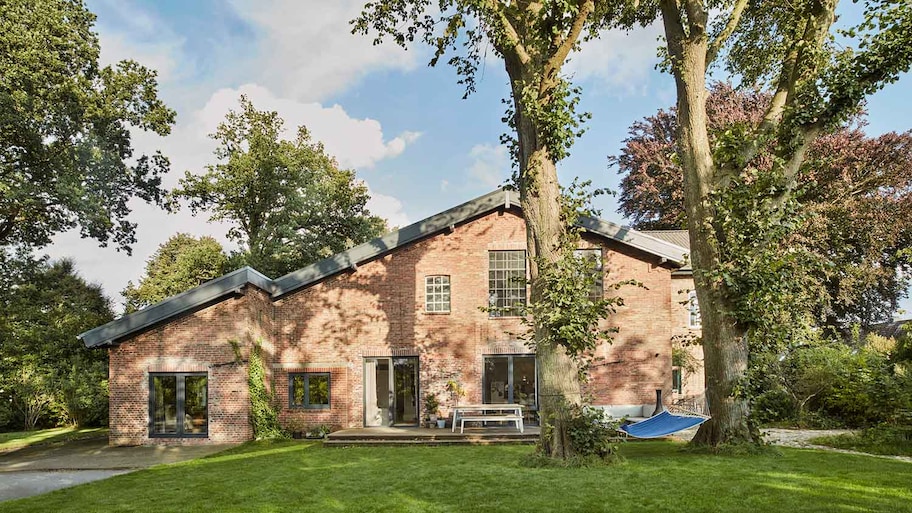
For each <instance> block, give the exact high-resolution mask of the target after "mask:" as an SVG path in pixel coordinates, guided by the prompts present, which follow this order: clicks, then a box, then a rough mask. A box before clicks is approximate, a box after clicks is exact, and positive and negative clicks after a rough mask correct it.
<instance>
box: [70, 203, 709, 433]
mask: <svg viewBox="0 0 912 513" xmlns="http://www.w3.org/2000/svg"><path fill="white" fill-rule="evenodd" d="M580 225H581V226H582V227H583V228H584V229H585V232H584V236H583V244H582V247H581V248H580V249H581V250H582V251H585V252H587V253H586V254H588V255H594V256H597V257H598V258H597V261H599V262H601V267H602V269H601V270H602V271H603V272H604V273H605V278H604V281H605V283H611V282H614V281H618V280H624V279H629V278H634V279H636V280H638V281H639V282H641V283H642V284H643V285H644V287H632V286H631V287H624V288H622V289H621V290H620V291H619V294H620V295H621V296H623V298H624V300H625V303H626V305H627V306H624V307H622V308H621V309H620V310H619V311H618V312H617V313H616V314H615V315H614V316H612V318H611V319H609V320H608V321H607V323H606V325H608V326H617V327H618V328H619V332H618V333H617V334H616V336H615V337H614V342H613V343H612V344H610V345H609V344H604V345H603V346H601V347H599V348H598V349H597V350H596V352H595V355H594V356H595V360H594V363H593V365H592V367H591V369H590V376H591V379H590V382H589V383H588V385H587V392H588V393H590V394H591V395H592V397H594V399H595V403H596V404H597V405H602V406H608V405H612V406H629V407H634V406H637V407H640V406H642V405H645V404H654V401H655V395H654V394H655V392H654V391H655V389H663V390H665V391H666V392H670V391H671V389H672V387H673V386H675V385H677V383H673V375H674V372H673V371H674V369H673V368H672V367H673V366H672V340H673V337H675V336H676V335H680V334H681V333H683V332H684V331H687V330H689V328H688V315H689V312H688V305H687V304H686V302H687V301H686V297H687V296H686V294H687V292H686V290H684V289H685V288H687V287H685V286H686V285H687V284H688V283H692V280H691V281H690V282H688V280H690V277H689V273H688V271H687V268H686V257H685V254H686V253H687V249H686V247H682V246H681V245H679V244H678V243H675V238H674V237H673V236H671V235H669V233H671V232H669V233H665V234H654V235H648V234H645V233H642V232H637V231H635V230H632V229H630V228H626V227H622V226H618V225H616V224H614V223H610V222H606V221H602V220H599V219H595V218H588V217H587V218H582V219H581V220H580ZM525 241H526V228H525V223H524V221H523V218H522V211H521V209H520V206H519V201H518V197H517V194H516V193H515V192H510V191H503V190H498V191H495V192H492V193H490V194H487V195H485V196H482V197H480V198H477V199H475V200H472V201H469V202H467V203H464V204H462V205H459V206H457V207H454V208H452V209H449V210H447V211H444V212H442V213H440V214H437V215H434V216H431V217H429V218H427V219H424V220H422V221H419V222H417V223H415V224H412V225H410V226H407V227H405V228H402V229H400V230H397V231H394V232H392V233H389V234H387V235H384V236H383V237H379V238H377V239H374V240H372V241H369V242H367V243H365V244H362V245H360V246H356V247H354V248H352V249H350V250H348V251H346V252H343V253H340V254H337V255H334V256H332V257H330V258H327V259H325V260H322V261H320V262H317V263H315V264H313V265H311V266H308V267H305V268H303V269H299V270H297V271H295V272H292V273H290V274H288V275H285V276H282V277H280V278H277V279H274V280H272V279H269V278H267V277H266V276H263V275H262V274H260V273H259V272H257V271H256V270H254V269H251V268H249V267H247V268H243V269H239V270H236V271H234V272H231V273H228V274H226V275H224V276H222V277H220V278H217V279H215V280H212V281H209V282H207V283H204V284H202V285H200V286H199V287H196V288H194V289H192V290H189V291H187V292H184V293H182V294H179V295H176V296H174V297H171V298H169V299H167V300H165V301H162V302H160V303H158V304H155V305H152V306H149V307H147V308H145V309H143V310H140V311H138V312H135V313H132V314H130V315H126V316H124V317H122V318H120V319H117V320H115V321H112V322H110V323H108V324H105V325H103V326H100V327H97V328H95V329H92V330H90V331H87V332H85V333H83V334H81V335H80V338H81V339H82V340H83V342H84V343H85V344H86V346H87V347H90V348H104V349H106V350H107V351H108V352H109V355H110V367H109V369H110V370H109V373H110V376H109V388H110V428H111V430H110V442H111V444H114V445H136V444H154V443H180V444H184V443H207V442H213V443H217V442H236V441H242V440H247V439H250V438H251V429H250V425H249V421H248V411H249V396H248V390H247V358H248V355H249V351H250V350H251V347H253V345H254V344H256V345H258V346H259V347H260V348H261V352H262V355H263V358H264V362H265V366H266V370H267V373H268V380H267V381H268V382H269V383H270V386H272V387H274V388H273V390H274V391H275V392H276V394H277V395H278V397H279V398H280V400H281V403H282V409H281V413H280V417H281V420H282V421H283V422H288V421H289V420H291V419H293V418H294V419H299V420H301V421H303V422H304V423H306V424H308V425H315V424H329V425H333V426H340V427H360V426H380V425H416V424H418V423H419V422H420V420H421V418H422V417H423V415H424V412H423V408H424V397H425V395H426V394H428V393H434V394H437V395H438V397H439V398H440V400H441V403H442V410H443V411H442V413H443V414H446V413H447V410H448V407H450V406H451V401H450V398H449V394H448V393H447V392H446V383H447V382H448V381H449V380H455V381H457V382H459V383H460V384H461V385H462V386H463V387H464V389H465V390H466V397H465V398H463V399H461V401H462V402H463V403H520V404H524V405H526V406H527V409H528V410H530V411H533V412H534V409H535V407H536V406H537V404H538V398H537V388H538V382H537V372H536V363H535V357H534V354H531V353H530V350H529V349H528V348H527V347H526V346H525V345H524V344H523V343H522V341H520V340H517V338H516V335H515V333H518V332H521V331H522V329H523V328H522V325H521V323H520V322H519V320H518V318H517V317H515V316H511V313H512V312H511V307H514V306H516V305H518V304H522V303H523V302H524V301H525V299H526V297H527V290H526V287H525V285H524V284H522V283H520V282H517V281H516V280H514V279H512V278H516V277H520V278H522V277H525V276H526V273H527V262H526V257H525V247H526V242H525ZM594 261H596V260H594ZM689 288H692V286H691V287H689ZM679 291H682V292H679ZM681 294H684V296H683V298H684V299H683V300H682V296H681ZM486 305H494V306H497V307H499V308H500V309H499V310H496V311H491V312H489V311H484V310H482V309H481V308H480V307H482V306H486ZM676 379H677V378H676ZM686 386H691V385H690V384H688V385H686ZM692 386H693V387H699V390H698V391H697V393H699V392H700V391H702V387H701V385H699V384H693V385H692ZM678 388H679V389H680V390H679V391H680V392H688V390H687V388H685V386H683V385H682V386H678ZM666 397H667V396H666Z"/></svg>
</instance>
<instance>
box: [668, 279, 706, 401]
mask: <svg viewBox="0 0 912 513" xmlns="http://www.w3.org/2000/svg"><path fill="white" fill-rule="evenodd" d="M693 289H694V281H693V277H692V276H681V275H677V276H674V277H673V278H672V280H671V298H672V303H671V307H672V335H673V336H674V339H675V341H676V342H678V343H680V344H681V345H682V347H683V348H684V349H685V350H687V352H689V353H690V354H691V356H692V357H693V359H694V361H695V362H696V363H697V367H698V368H697V370H696V372H687V371H686V370H685V371H684V373H683V380H682V381H683V382H682V385H683V387H682V390H681V393H680V394H675V397H676V398H682V399H688V398H693V397H696V396H700V395H702V394H703V390H704V389H705V388H706V386H705V385H704V378H703V346H702V345H700V344H699V338H700V336H701V335H702V333H703V331H702V330H701V329H700V328H699V327H697V328H691V327H690V326H689V324H690V308H689V307H688V302H687V301H688V296H687V294H688V292H690V291H691V290H693Z"/></svg>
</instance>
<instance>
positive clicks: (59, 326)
mask: <svg viewBox="0 0 912 513" xmlns="http://www.w3.org/2000/svg"><path fill="white" fill-rule="evenodd" d="M3 260H4V267H6V268H9V269H11V270H14V271H13V273H12V274H11V275H4V281H6V282H7V283H4V284H3V287H2V288H0V403H3V404H6V405H9V406H10V407H11V408H10V411H6V412H3V411H0V417H2V416H3V415H4V413H5V415H6V416H7V419H6V420H7V422H8V423H10V422H11V423H12V424H13V425H12V426H10V425H9V424H7V426H9V427H19V426H25V427H26V428H33V427H35V426H36V425H59V424H64V423H67V424H73V425H79V426H83V425H103V424H104V423H105V422H106V420H107V404H108V399H107V397H108V396H107V374H108V371H107V361H108V359H107V353H106V352H104V351H89V350H87V349H86V348H85V346H84V345H83V344H82V342H80V341H79V340H78V339H77V338H76V335H78V334H79V333H82V332H83V331H85V330H88V329H90V328H94V327H96V326H98V325H101V324H104V323H106V322H108V321H110V320H111V319H113V313H112V311H111V307H110V303H109V301H108V299H107V298H106V297H104V295H103V294H102V292H101V288H100V287H99V286H97V285H89V284H87V283H86V282H85V281H84V280H83V279H82V278H80V277H79V276H78V275H77V274H76V272H75V270H74V268H73V264H72V262H71V261H68V260H62V261H59V262H56V263H53V264H48V263H47V262H46V261H43V260H34V259H31V258H25V257H22V256H20V257H19V258H16V257H14V256H12V255H10V254H8V253H4V255H3ZM0 420H3V419H2V418H0Z"/></svg>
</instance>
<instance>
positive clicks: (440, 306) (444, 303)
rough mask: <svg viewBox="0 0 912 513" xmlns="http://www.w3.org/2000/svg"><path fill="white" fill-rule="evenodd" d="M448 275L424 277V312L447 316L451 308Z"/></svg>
mask: <svg viewBox="0 0 912 513" xmlns="http://www.w3.org/2000/svg"><path fill="white" fill-rule="evenodd" d="M450 283H451V281H450V275H448V274H433V275H429V276H425V277H424V311H425V312H427V313H432V314H448V313H450V311H451V308H452V306H451V305H452V299H453V296H452V295H451V288H450V286H451V285H450Z"/></svg>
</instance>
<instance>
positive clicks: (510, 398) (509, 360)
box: [481, 353, 540, 411]
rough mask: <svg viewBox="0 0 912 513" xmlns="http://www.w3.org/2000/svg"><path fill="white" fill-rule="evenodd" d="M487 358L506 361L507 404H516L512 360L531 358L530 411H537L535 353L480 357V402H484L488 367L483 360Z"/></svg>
mask: <svg viewBox="0 0 912 513" xmlns="http://www.w3.org/2000/svg"><path fill="white" fill-rule="evenodd" d="M488 358H506V359H507V379H508V383H507V390H508V393H507V402H508V403H512V404H516V398H515V397H514V396H513V393H514V390H513V386H514V383H513V360H514V359H515V358H532V359H533V360H534V361H535V405H534V406H532V407H530V408H529V410H531V411H538V408H539V401H538V399H539V398H538V387H539V381H540V380H539V375H538V358H537V357H536V355H535V353H515V354H485V355H482V357H481V365H482V368H481V388H482V402H484V384H485V383H487V381H488V366H487V365H486V362H485V360H487V359H488ZM485 404H497V403H485Z"/></svg>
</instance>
